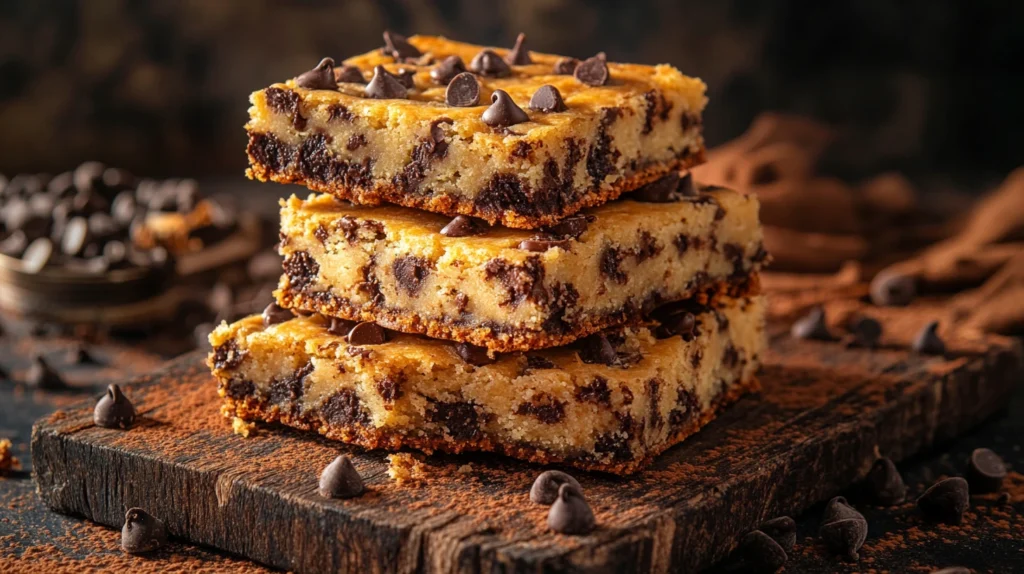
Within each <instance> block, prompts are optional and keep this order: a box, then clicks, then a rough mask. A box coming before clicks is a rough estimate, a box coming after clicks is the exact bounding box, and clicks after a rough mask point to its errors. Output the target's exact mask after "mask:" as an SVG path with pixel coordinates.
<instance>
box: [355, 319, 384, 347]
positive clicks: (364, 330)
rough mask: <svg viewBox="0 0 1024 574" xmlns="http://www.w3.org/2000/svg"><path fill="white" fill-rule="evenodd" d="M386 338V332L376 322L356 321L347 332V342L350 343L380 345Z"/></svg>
mask: <svg viewBox="0 0 1024 574" xmlns="http://www.w3.org/2000/svg"><path fill="white" fill-rule="evenodd" d="M387 340H388V332H387V331H386V330H385V329H384V327H381V326H380V325H378V324H376V323H372V322H369V321H364V322H362V323H357V324H356V326H355V327H352V330H350V331H349V332H348V343H349V344H350V345H359V346H363V345H380V344H381V343H386V342H387Z"/></svg>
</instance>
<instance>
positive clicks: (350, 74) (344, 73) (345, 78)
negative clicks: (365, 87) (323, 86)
mask: <svg viewBox="0 0 1024 574" xmlns="http://www.w3.org/2000/svg"><path fill="white" fill-rule="evenodd" d="M334 81H335V82H337V83H346V84H365V83H366V78H365V77H364V76H363V71H362V70H361V69H359V66H353V65H351V64H350V65H347V66H342V67H340V68H338V69H337V70H336V71H335V74H334Z"/></svg>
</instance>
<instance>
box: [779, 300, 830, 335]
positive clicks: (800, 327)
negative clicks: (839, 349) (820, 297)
mask: <svg viewBox="0 0 1024 574" xmlns="http://www.w3.org/2000/svg"><path fill="white" fill-rule="evenodd" d="M789 334H790V335H792V336H793V337H794V338H796V339H815V340H818V341H831V340H832V334H831V333H830V332H829V330H828V324H827V323H826V322H825V309H823V308H822V307H820V306H819V307H814V308H813V309H811V310H810V311H808V313H807V314H806V315H804V316H803V317H801V318H800V319H797V320H796V322H794V323H793V326H792V327H791V328H790V330H789Z"/></svg>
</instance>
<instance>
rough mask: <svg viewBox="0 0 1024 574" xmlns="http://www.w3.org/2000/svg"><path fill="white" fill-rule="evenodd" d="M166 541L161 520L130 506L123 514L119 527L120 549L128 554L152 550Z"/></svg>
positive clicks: (164, 528) (165, 531)
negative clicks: (122, 521) (121, 526)
mask: <svg viewBox="0 0 1024 574" xmlns="http://www.w3.org/2000/svg"><path fill="white" fill-rule="evenodd" d="M166 542H167V528H166V527H165V526H164V523H163V521H161V520H160V519H159V518H156V517H155V516H153V515H151V514H150V513H148V512H146V511H145V510H143V509H141V508H131V509H129V510H128V512H126V513H125V515H124V527H123V528H121V549H122V550H124V551H125V552H127V553H129V554H142V553H145V552H152V551H154V550H156V549H158V548H160V547H161V546H163V545H164V544H165V543H166Z"/></svg>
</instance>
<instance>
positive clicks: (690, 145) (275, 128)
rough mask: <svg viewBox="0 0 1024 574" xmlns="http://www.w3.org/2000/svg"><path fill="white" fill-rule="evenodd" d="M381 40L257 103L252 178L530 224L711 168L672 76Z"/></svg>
mask: <svg viewBox="0 0 1024 574" xmlns="http://www.w3.org/2000/svg"><path fill="white" fill-rule="evenodd" d="M385 37H386V38H385V39H386V43H387V46H385V48H382V49H379V50H374V51H373V52H369V53H367V54H363V55H361V56H356V57H354V58H350V59H348V60H346V61H345V62H344V65H343V66H339V67H334V66H333V62H332V61H330V60H329V59H325V61H324V62H321V65H319V66H317V68H314V69H313V70H311V71H309V72H306V73H304V74H301V75H300V76H298V77H297V78H295V79H292V80H288V81H287V82H285V83H281V84H275V85H273V86H271V87H269V88H266V89H263V90H260V91H258V92H256V93H254V94H252V96H251V98H250V99H251V102H252V107H251V108H250V109H249V113H250V119H249V123H248V124H246V130H247V131H248V134H249V145H248V154H249V161H250V167H249V169H248V171H247V173H248V175H249V177H250V178H253V179H258V180H261V181H268V180H270V181H277V182H282V183H297V184H301V185H304V186H306V187H308V188H310V189H313V190H316V191H322V192H327V193H331V194H333V195H335V196H336V197H339V198H341V199H346V200H349V201H353V202H356V203H362V204H371V205H373V204H378V203H380V202H390V203H396V204H399V205H404V206H407V207H414V208H418V209H424V210H427V211H433V212H437V213H443V214H447V215H458V214H462V215H471V216H474V217H478V218H481V219H484V220H487V221H488V222H490V223H501V224H503V225H505V226H507V227H513V228H520V229H535V228H538V227H542V226H545V225H550V224H552V223H554V222H556V221H558V220H559V219H561V218H564V217H566V216H568V215H571V214H573V213H576V212H577V211H579V210H581V209H583V208H585V207H589V206H595V205H600V204H602V203H604V202H606V201H608V200H611V199H614V198H616V197H618V196H619V195H620V194H622V193H623V192H626V191H631V190H634V189H636V188H638V187H640V186H642V185H644V184H646V183H649V182H651V181H654V180H656V179H659V178H660V177H662V176H664V175H665V174H667V173H668V172H670V171H674V170H678V169H681V168H685V167H689V166H692V165H696V164H698V163H700V162H701V161H703V157H704V140H703V137H702V123H701V115H700V114H701V111H702V110H703V108H704V105H705V103H706V102H707V98H705V96H704V89H705V86H704V84H703V82H701V81H700V80H697V79H693V78H688V77H686V76H684V75H683V74H681V73H680V72H679V71H678V70H676V69H675V68H673V67H672V66H668V65H658V66H641V65H637V64H619V63H614V62H606V61H605V59H604V57H603V55H598V56H595V57H593V58H589V59H587V60H584V61H582V62H577V61H576V60H573V59H571V58H564V57H560V56H555V55H551V54H541V53H537V52H530V51H528V50H526V49H525V46H523V45H522V44H523V42H522V38H521V39H520V42H518V43H517V48H515V49H513V50H504V49H499V48H495V49H490V48H485V47H482V46H476V45H473V44H464V43H461V42H453V41H451V40H447V39H444V38H438V37H431V36H413V37H411V38H409V39H408V40H405V39H404V38H401V37H399V36H395V35H388V34H385ZM509 62H511V63H509ZM463 73H464V74H465V75H462V74H463Z"/></svg>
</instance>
